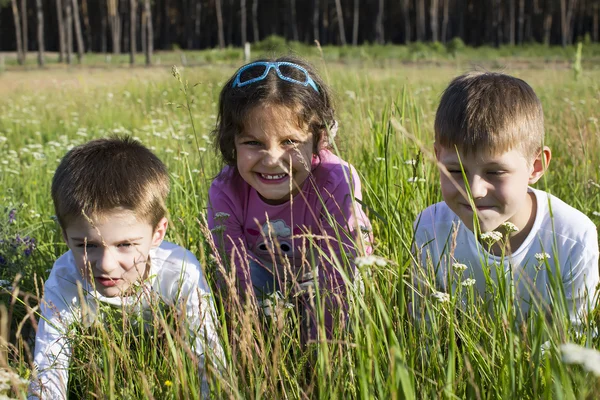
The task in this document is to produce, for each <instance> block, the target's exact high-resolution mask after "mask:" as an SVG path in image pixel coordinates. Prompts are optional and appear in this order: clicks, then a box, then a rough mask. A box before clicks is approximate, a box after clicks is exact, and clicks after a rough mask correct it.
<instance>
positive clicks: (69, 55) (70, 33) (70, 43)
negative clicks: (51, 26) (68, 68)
mask: <svg viewBox="0 0 600 400" xmlns="http://www.w3.org/2000/svg"><path fill="white" fill-rule="evenodd" d="M65 11H66V13H67V21H66V25H65V26H66V28H67V64H71V63H72V61H73V58H72V56H73V13H72V6H71V2H70V1H69V0H67V2H66V4H65Z"/></svg>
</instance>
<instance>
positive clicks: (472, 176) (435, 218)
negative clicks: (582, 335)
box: [415, 72, 598, 324]
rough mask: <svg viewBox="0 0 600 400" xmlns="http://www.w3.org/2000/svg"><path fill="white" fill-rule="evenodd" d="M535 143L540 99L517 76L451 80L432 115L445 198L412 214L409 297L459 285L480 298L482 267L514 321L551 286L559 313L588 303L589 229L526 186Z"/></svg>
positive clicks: (538, 155) (573, 314)
mask: <svg viewBox="0 0 600 400" xmlns="http://www.w3.org/2000/svg"><path fill="white" fill-rule="evenodd" d="M543 143H544V117H543V111H542V106H541V103H540V101H539V99H538V98H537V96H536V94H535V93H534V91H533V89H532V88H531V87H530V86H529V85H528V84H527V83H525V82H524V81H522V80H521V79H517V78H514V77H511V76H508V75H505V74H500V73H490V72H471V73H467V74H465V75H462V76H459V77H457V78H455V79H454V80H453V81H452V82H451V83H450V85H449V86H448V88H446V90H445V91H444V93H443V95H442V98H441V100H440V105H439V107H438V109H437V113H436V118H435V145H434V148H435V155H436V158H437V161H438V166H439V169H440V183H441V190H442V196H443V198H444V201H443V202H440V203H437V204H434V205H432V206H430V207H428V208H427V209H426V210H425V211H423V212H422V213H421V214H420V215H419V216H418V218H417V220H416V221H415V248H416V250H417V253H418V259H419V263H418V264H419V265H418V267H417V269H416V272H415V273H416V277H415V278H416V279H415V281H416V282H417V296H427V295H430V294H432V292H433V294H434V295H436V296H438V297H439V296H440V294H439V293H435V291H440V292H442V293H443V292H449V291H450V290H452V288H453V287H454V288H456V285H458V284H461V283H463V284H466V285H468V284H472V285H473V286H474V289H475V292H476V293H478V294H479V295H481V296H482V297H484V298H486V296H489V295H490V294H491V295H493V289H491V288H490V287H489V285H486V275H487V277H488V279H489V278H491V279H492V281H493V282H495V283H496V284H498V282H500V280H501V279H502V278H504V279H506V282H507V283H509V284H511V285H514V293H515V299H516V302H517V304H516V307H517V308H516V310H517V313H518V314H517V317H518V318H519V319H520V320H522V319H523V317H524V316H525V315H526V314H527V313H528V312H529V310H530V308H531V309H535V306H534V305H536V304H537V305H539V306H543V307H546V308H545V309H546V310H548V309H550V310H552V309H553V308H554V307H555V306H557V304H554V303H555V301H556V300H555V299H553V298H551V293H552V290H551V289H550V288H551V287H554V288H557V287H558V286H557V283H558V284H560V283H562V287H563V288H564V295H565V296H564V298H565V300H566V303H564V304H565V305H566V311H567V312H568V313H569V316H570V319H571V321H572V322H573V323H575V324H579V323H580V322H581V320H582V317H584V315H585V314H586V312H587V311H588V310H589V309H590V308H591V307H592V306H593V302H594V301H595V296H594V295H595V290H596V285H597V284H598V236H597V232H596V227H595V225H594V224H593V223H592V221H590V219H589V218H588V217H586V216H585V215H584V214H583V213H581V212H580V211H578V210H576V209H574V208H573V207H571V206H569V205H568V204H566V203H564V202H563V201H561V200H559V199H558V198H556V197H555V196H553V195H551V194H548V193H546V192H543V191H541V190H536V189H533V188H531V187H530V185H532V184H534V183H536V182H537V181H538V180H539V179H540V178H541V177H542V175H543V174H544V172H545V171H546V168H547V167H548V164H549V163H550V158H551V152H550V149H549V148H548V147H547V146H544V145H543ZM464 178H466V180H467V182H468V185H467V184H466V183H465V180H464ZM502 274H503V275H504V276H503V277H501V276H498V275H502ZM453 277H454V278H453ZM449 279H453V280H452V282H449ZM467 279H469V281H467V282H466V283H465V280H467ZM473 280H474V281H473ZM559 286H560V285H559ZM441 296H442V297H443V295H441ZM415 312H417V313H418V311H415Z"/></svg>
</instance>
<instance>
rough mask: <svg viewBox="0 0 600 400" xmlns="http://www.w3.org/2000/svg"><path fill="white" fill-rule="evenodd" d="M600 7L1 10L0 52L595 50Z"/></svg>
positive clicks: (177, 2) (88, 2) (67, 5)
mask: <svg viewBox="0 0 600 400" xmlns="http://www.w3.org/2000/svg"><path fill="white" fill-rule="evenodd" d="M599 19H600V0H0V51H16V52H17V55H18V60H19V62H23V61H24V59H25V56H26V54H27V53H26V52H32V51H38V59H39V60H38V61H39V62H40V63H41V64H43V59H44V56H43V54H44V53H43V52H44V51H53V52H59V59H60V61H65V62H71V60H72V58H73V57H75V56H76V57H77V58H78V59H81V57H83V55H84V54H85V53H86V52H90V51H91V52H103V53H115V54H119V53H122V52H123V53H130V54H131V61H132V62H133V60H134V57H133V54H135V53H137V52H140V51H142V52H144V53H145V54H146V61H147V62H151V57H152V51H153V49H160V50H171V49H173V48H181V49H204V48H214V47H220V48H224V47H227V46H241V45H242V44H243V43H246V42H257V41H260V40H262V39H264V38H265V37H267V36H270V35H278V36H281V37H284V38H286V39H287V40H294V41H300V42H305V43H312V42H314V41H315V40H317V41H319V42H320V43H321V44H322V45H353V46H354V45H359V44H363V43H379V44H385V43H395V44H406V43H410V42H415V41H421V42H442V43H445V42H446V41H448V40H450V39H452V38H455V37H458V38H460V39H462V41H463V42H464V43H466V44H467V45H472V46H479V45H485V44H487V45H493V46H499V45H504V44H509V45H519V44H523V43H531V42H538V43H544V44H547V45H551V44H553V45H555V44H559V45H563V46H567V45H569V44H572V43H573V42H574V41H575V40H577V38H586V39H588V40H590V41H593V42H598V40H599V34H600V28H599Z"/></svg>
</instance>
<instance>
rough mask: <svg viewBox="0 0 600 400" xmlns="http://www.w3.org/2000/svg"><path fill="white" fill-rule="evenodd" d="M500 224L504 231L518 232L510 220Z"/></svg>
mask: <svg viewBox="0 0 600 400" xmlns="http://www.w3.org/2000/svg"><path fill="white" fill-rule="evenodd" d="M500 226H501V227H502V228H503V229H504V231H505V232H506V233H513V232H519V228H517V226H516V225H515V224H513V223H512V222H508V221H506V222H504V223H503V224H502V225H500Z"/></svg>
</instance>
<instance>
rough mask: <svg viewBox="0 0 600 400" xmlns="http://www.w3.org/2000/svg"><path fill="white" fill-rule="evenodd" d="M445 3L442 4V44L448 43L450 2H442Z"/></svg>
mask: <svg viewBox="0 0 600 400" xmlns="http://www.w3.org/2000/svg"><path fill="white" fill-rule="evenodd" d="M442 1H443V2H444V3H443V4H442V9H443V11H442V13H443V16H442V38H441V39H442V43H446V42H447V41H448V18H449V15H448V8H449V7H448V3H449V2H450V0H442Z"/></svg>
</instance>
